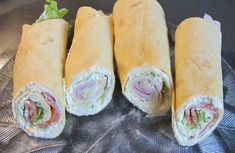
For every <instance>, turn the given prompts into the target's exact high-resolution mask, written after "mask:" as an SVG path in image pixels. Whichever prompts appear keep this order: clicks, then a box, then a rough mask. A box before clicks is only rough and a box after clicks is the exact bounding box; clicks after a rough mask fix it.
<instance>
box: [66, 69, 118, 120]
mask: <svg viewBox="0 0 235 153" xmlns="http://www.w3.org/2000/svg"><path fill="white" fill-rule="evenodd" d="M112 82H113V79H112V77H111V75H110V74H109V73H106V72H100V71H90V72H88V73H82V74H80V75H77V76H76V77H75V79H74V81H73V83H72V85H70V87H69V88H68V89H67V95H66V97H67V110H68V111H69V112H71V113H73V114H76V115H79V116H80V115H91V114H95V113H98V112H99V111H101V110H102V109H103V108H104V107H105V106H106V105H107V104H108V103H109V102H110V100H111V98H112V92H113V88H114V85H113V83H112Z"/></svg>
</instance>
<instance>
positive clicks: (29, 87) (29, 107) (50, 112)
mask: <svg viewBox="0 0 235 153" xmlns="http://www.w3.org/2000/svg"><path fill="white" fill-rule="evenodd" d="M67 33H68V23H67V22H66V21H64V20H63V19H51V20H46V21H43V22H39V23H34V24H32V25H24V26H23V33H22V37H21V42H20V45H19V48H18V51H17V55H16V59H15V66H14V74H13V81H14V91H13V97H14V98H13V101H12V109H13V114H14V117H15V118H16V120H17V122H18V124H19V125H20V127H21V128H22V129H23V130H24V131H25V132H26V133H27V134H28V135H30V136H35V137H41V138H54V137H56V136H58V135H59V134H60V133H61V132H62V130H63V128H64V125H65V96H64V86H63V69H64V61H65V53H66V44H67Z"/></svg>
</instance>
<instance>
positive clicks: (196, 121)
mask: <svg viewBox="0 0 235 153" xmlns="http://www.w3.org/2000/svg"><path fill="white" fill-rule="evenodd" d="M175 79H176V83H175V87H176V89H175V101H174V102H173V103H172V127H173V130H174V134H175V136H176V138H177V140H178V142H179V144H181V145H184V146H192V145H194V144H196V143H198V142H200V141H202V140H203V139H205V138H206V137H207V136H209V135H210V134H211V133H212V131H213V130H214V129H215V128H216V127H217V125H218V124H219V122H220V120H221V119H222V117H223V111H224V107H223V84H222V70H221V32H220V28H219V27H218V26H216V24H214V21H211V20H208V19H203V18H198V17H194V18H189V19H186V20H184V21H183V22H182V23H181V24H180V25H179V26H178V28H177V30H176V34H175Z"/></svg>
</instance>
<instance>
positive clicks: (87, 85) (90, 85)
mask: <svg viewBox="0 0 235 153" xmlns="http://www.w3.org/2000/svg"><path fill="white" fill-rule="evenodd" d="M105 79H106V80H105V81H102V84H101V85H100V86H99V87H98V89H96V81H95V80H93V79H90V80H88V81H86V82H83V83H81V84H79V85H78V86H77V87H76V88H75V89H74V93H73V94H74V96H75V97H76V98H77V99H78V100H88V99H95V98H96V97H98V96H99V95H100V94H101V93H102V92H104V88H105V86H106V85H107V80H108V77H105ZM87 90H93V92H94V93H93V94H92V95H91V96H90V97H83V96H82V93H83V92H86V91H87Z"/></svg>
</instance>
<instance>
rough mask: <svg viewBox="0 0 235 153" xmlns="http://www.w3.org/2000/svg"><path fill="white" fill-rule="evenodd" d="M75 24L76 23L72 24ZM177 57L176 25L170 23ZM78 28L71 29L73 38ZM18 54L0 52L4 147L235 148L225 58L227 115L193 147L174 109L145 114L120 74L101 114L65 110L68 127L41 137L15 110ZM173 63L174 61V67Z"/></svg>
mask: <svg viewBox="0 0 235 153" xmlns="http://www.w3.org/2000/svg"><path fill="white" fill-rule="evenodd" d="M70 23H71V25H73V21H71V22H70ZM168 27H169V38H170V47H171V59H172V61H173V46H174V43H173V42H174V38H173V37H172V36H173V35H174V31H175V27H176V26H174V25H172V24H168ZM72 35H73V30H72V29H71V30H70V38H69V40H70V41H71V40H72ZM14 57H15V52H4V53H2V54H1V55H0V151H1V152H9V153H16V152H17V153H18V152H19V153H25V152H37V153H44V152H53V153H57V152H64V153H68V152H100V153H104V152H105V153H119V152H121V153H129V152H131V153H138V152H146V153H151V152H174V153H175V152H187V153H188V152H233V151H235V150H234V148H235V73H234V70H233V69H231V67H230V66H229V64H228V63H227V62H226V61H225V60H224V59H223V58H222V68H223V84H224V101H225V114H224V118H223V120H222V121H221V123H220V124H219V126H218V127H217V129H216V130H215V131H214V132H213V133H212V134H211V135H210V136H209V137H208V138H207V139H206V140H204V141H202V142H200V143H198V144H197V145H194V146H193V147H182V146H180V145H178V143H177V141H176V139H175V138H174V135H173V131H172V128H171V116H170V113H169V114H168V115H166V116H164V117H146V116H145V114H144V113H143V112H141V111H140V110H138V109H137V108H135V107H134V106H133V105H132V104H131V103H130V102H128V100H127V99H126V98H125V97H124V96H123V95H122V94H121V87H120V82H119V80H118V77H117V75H116V78H117V79H116V86H115V91H114V94H113V99H112V102H111V103H110V104H109V105H108V106H107V107H106V108H105V109H104V110H103V111H102V112H100V113H99V114H97V115H93V116H88V117H76V116H74V115H71V114H69V113H67V114H66V118H67V121H66V126H65V129H64V131H63V133H62V134H61V135H60V136H59V137H58V138H56V139H53V140H49V139H38V138H33V137H29V136H27V134H26V133H25V132H23V131H22V130H20V129H19V126H18V125H17V123H16V122H15V120H14V118H13V114H12V110H11V100H12V86H13V84H12V70H13V64H14ZM173 68H174V64H173V62H172V69H173Z"/></svg>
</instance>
